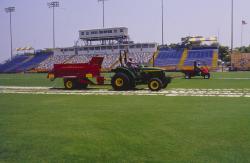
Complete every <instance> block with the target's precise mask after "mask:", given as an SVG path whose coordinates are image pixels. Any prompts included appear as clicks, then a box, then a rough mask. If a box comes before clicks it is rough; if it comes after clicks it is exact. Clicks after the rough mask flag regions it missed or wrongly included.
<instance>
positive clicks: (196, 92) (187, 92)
mask: <svg viewBox="0 0 250 163" xmlns="http://www.w3.org/2000/svg"><path fill="white" fill-rule="evenodd" d="M0 94H49V95H124V96H167V97H170V96H193V97H250V89H183V88H176V89H168V90H163V91H159V92H151V91H149V90H136V91H121V92H119V91H110V90H104V89H100V90H99V89H98V90H72V91H69V90H63V89H53V88H50V87H12V86H0Z"/></svg>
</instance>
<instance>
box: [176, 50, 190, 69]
mask: <svg viewBox="0 0 250 163" xmlns="http://www.w3.org/2000/svg"><path fill="white" fill-rule="evenodd" d="M187 55H188V49H184V52H183V54H182V57H181V60H180V62H179V64H178V69H179V70H180V69H181V68H182V66H183V64H184V62H185V60H186V59H187Z"/></svg>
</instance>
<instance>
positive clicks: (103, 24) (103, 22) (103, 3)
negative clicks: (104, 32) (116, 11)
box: [98, 0, 107, 28]
mask: <svg viewBox="0 0 250 163" xmlns="http://www.w3.org/2000/svg"><path fill="white" fill-rule="evenodd" d="M105 1H107V0H98V2H102V27H103V28H105Z"/></svg>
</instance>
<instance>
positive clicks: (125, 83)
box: [111, 73, 130, 91]
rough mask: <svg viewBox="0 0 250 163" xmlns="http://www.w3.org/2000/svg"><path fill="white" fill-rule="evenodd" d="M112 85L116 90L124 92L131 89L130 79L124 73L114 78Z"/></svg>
mask: <svg viewBox="0 0 250 163" xmlns="http://www.w3.org/2000/svg"><path fill="white" fill-rule="evenodd" d="M111 84H112V87H113V89H114V90H116V91H124V90H128V89H129V87H130V82H129V78H128V76H127V75H126V74H124V73H117V74H115V75H114V76H113V77H112V80H111Z"/></svg>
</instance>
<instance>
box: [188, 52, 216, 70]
mask: <svg viewBox="0 0 250 163" xmlns="http://www.w3.org/2000/svg"><path fill="white" fill-rule="evenodd" d="M213 53H214V50H213V49H203V50H189V51H188V56H187V59H186V60H185V62H184V66H193V64H194V61H200V64H204V65H201V66H206V65H212V60H213Z"/></svg>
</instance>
